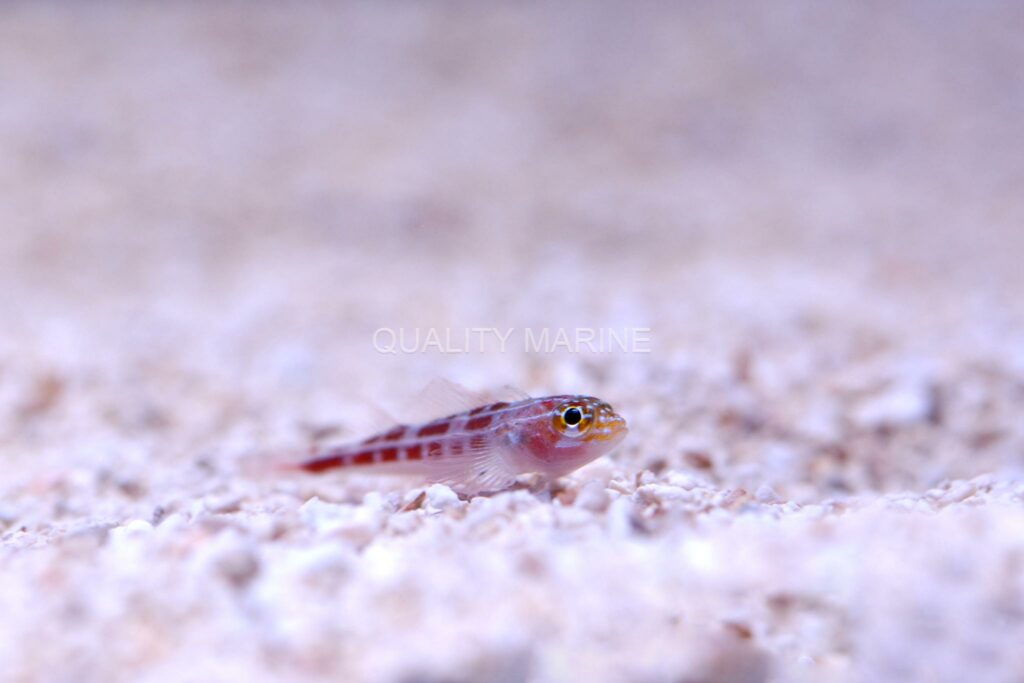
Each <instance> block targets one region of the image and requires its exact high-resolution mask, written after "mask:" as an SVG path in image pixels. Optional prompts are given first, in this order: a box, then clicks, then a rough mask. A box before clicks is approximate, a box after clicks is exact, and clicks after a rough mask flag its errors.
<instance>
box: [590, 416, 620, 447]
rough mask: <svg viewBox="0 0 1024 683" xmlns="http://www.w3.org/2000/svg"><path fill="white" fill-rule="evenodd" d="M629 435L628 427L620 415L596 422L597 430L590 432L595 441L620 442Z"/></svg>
mask: <svg viewBox="0 0 1024 683" xmlns="http://www.w3.org/2000/svg"><path fill="white" fill-rule="evenodd" d="M628 433H629V425H627V424H626V420H625V419H624V418H622V417H621V416H620V415H615V414H612V415H608V416H607V417H603V418H601V419H600V420H599V421H598V424H597V429H594V430H591V438H592V439H594V440H595V441H621V440H622V439H624V438H625V437H626V434H628Z"/></svg>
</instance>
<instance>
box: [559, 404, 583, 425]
mask: <svg viewBox="0 0 1024 683" xmlns="http://www.w3.org/2000/svg"><path fill="white" fill-rule="evenodd" d="M562 419H563V420H565V424H567V425H569V426H570V427H574V426H576V425H578V424H579V423H580V422H581V421H582V420H583V413H581V412H580V409H579V408H569V409H568V410H566V411H565V414H564V415H562Z"/></svg>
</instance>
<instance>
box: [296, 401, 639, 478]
mask: <svg viewBox="0 0 1024 683" xmlns="http://www.w3.org/2000/svg"><path fill="white" fill-rule="evenodd" d="M627 431H628V429H627V427H626V421H625V420H624V419H622V417H620V416H619V415H618V414H617V413H616V412H615V411H614V410H612V407H611V406H610V405H608V404H607V403H605V402H604V401H602V400H600V399H597V398H594V397H592V396H548V397H546V398H526V399H522V400H518V401H513V402H507V401H499V402H497V403H490V404H488V405H482V406H479V407H477V408H473V409H472V410H467V411H465V412H461V413H456V414H454V415H449V416H447V417H442V418H439V419H436V420H432V421H430V422H427V423H425V424H422V425H399V426H397V427H395V428H393V429H391V430H390V431H387V432H384V433H381V434H378V435H376V436H373V437H370V438H368V439H365V440H364V441H361V442H359V443H356V444H353V445H350V446H341V447H339V448H335V449H332V450H329V451H327V452H325V453H322V454H319V455H317V456H315V457H313V458H312V459H309V460H306V461H303V462H300V463H298V464H295V465H292V466H291V468H292V469H299V470H303V471H305V472H312V473H321V472H327V471H332V470H336V469H347V468H356V467H372V468H374V470H375V471H377V472H380V473H382V474H384V473H387V474H410V475H421V476H425V477H426V478H427V479H429V480H430V481H433V482H440V483H445V484H448V485H450V486H452V487H453V488H455V489H457V490H460V491H463V492H483V491H498V490H501V489H504V488H507V487H508V486H510V485H511V484H513V483H514V482H515V479H516V477H517V476H518V475H521V474H528V473H538V474H540V475H542V476H543V477H545V478H547V479H551V478H554V477H559V476H562V475H564V474H568V473H569V472H572V471H573V470H575V469H577V468H579V467H581V466H583V465H585V464H586V463H588V462H590V461H591V460H594V459H595V458H598V457H600V456H602V455H604V454H605V453H607V452H609V451H610V450H612V449H613V448H614V447H615V446H616V445H618V443H619V442H620V441H622V439H623V438H624V437H625V436H626V432H627Z"/></svg>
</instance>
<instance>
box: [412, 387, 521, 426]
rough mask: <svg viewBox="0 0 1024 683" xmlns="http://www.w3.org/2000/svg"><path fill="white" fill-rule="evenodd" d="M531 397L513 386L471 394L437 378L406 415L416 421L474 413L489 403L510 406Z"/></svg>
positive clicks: (425, 388) (414, 402)
mask: <svg viewBox="0 0 1024 683" xmlns="http://www.w3.org/2000/svg"><path fill="white" fill-rule="evenodd" d="M527 398H529V395H527V394H526V393H525V392H523V391H521V390H519V389H516V388H515V387H512V386H508V385H506V386H504V387H502V388H501V389H499V390H497V391H472V390H470V389H467V388H466V387H464V386H462V385H461V384H457V383H455V382H452V381H451V380H447V379H435V380H433V381H431V382H430V383H429V384H428V385H427V386H426V387H424V388H423V390H422V391H420V392H419V393H418V394H417V395H416V396H415V397H414V398H413V399H411V400H410V401H408V402H407V405H405V406H403V411H402V414H403V416H410V417H411V418H412V419H413V420H414V421H422V420H429V419H433V418H437V417H445V416H447V415H453V414H456V413H462V412H465V411H467V410H472V409H473V408H477V407H479V406H482V405H487V404H488V403H497V402H499V401H507V402H509V403H512V402H515V401H522V400H524V399H527Z"/></svg>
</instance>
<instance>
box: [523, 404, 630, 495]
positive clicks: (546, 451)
mask: <svg viewBox="0 0 1024 683" xmlns="http://www.w3.org/2000/svg"><path fill="white" fill-rule="evenodd" d="M522 429H523V433H522V434H521V435H520V436H519V438H518V439H517V441H519V443H520V444H521V446H523V447H524V450H525V451H526V452H527V454H528V456H529V457H530V458H531V459H532V460H533V461H534V462H535V463H537V464H538V465H539V469H540V471H542V472H544V473H546V474H548V475H550V476H560V475H562V474H566V473H568V472H571V471H572V470H574V469H576V468H578V467H581V466H582V465H584V464H586V463H588V462H590V461H591V460H595V459H596V458H599V457H601V456H602V455H604V454H605V453H608V452H609V451H611V450H612V449H613V448H615V447H616V446H617V445H618V444H619V443H620V442H621V441H622V440H623V439H624V438H625V437H626V434H627V433H628V432H629V428H628V427H627V425H626V420H625V419H624V418H623V417H622V416H621V415H619V414H618V413H616V412H615V410H614V409H613V408H612V407H611V405H609V404H608V403H606V402H605V401H602V400H601V399H599V398H595V397H593V396H555V397H552V398H550V399H548V400H546V401H544V403H543V404H542V405H541V406H539V410H538V411H537V413H536V414H535V416H534V418H533V419H531V420H529V421H527V422H526V423H525V424H524V426H523V428H522Z"/></svg>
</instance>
